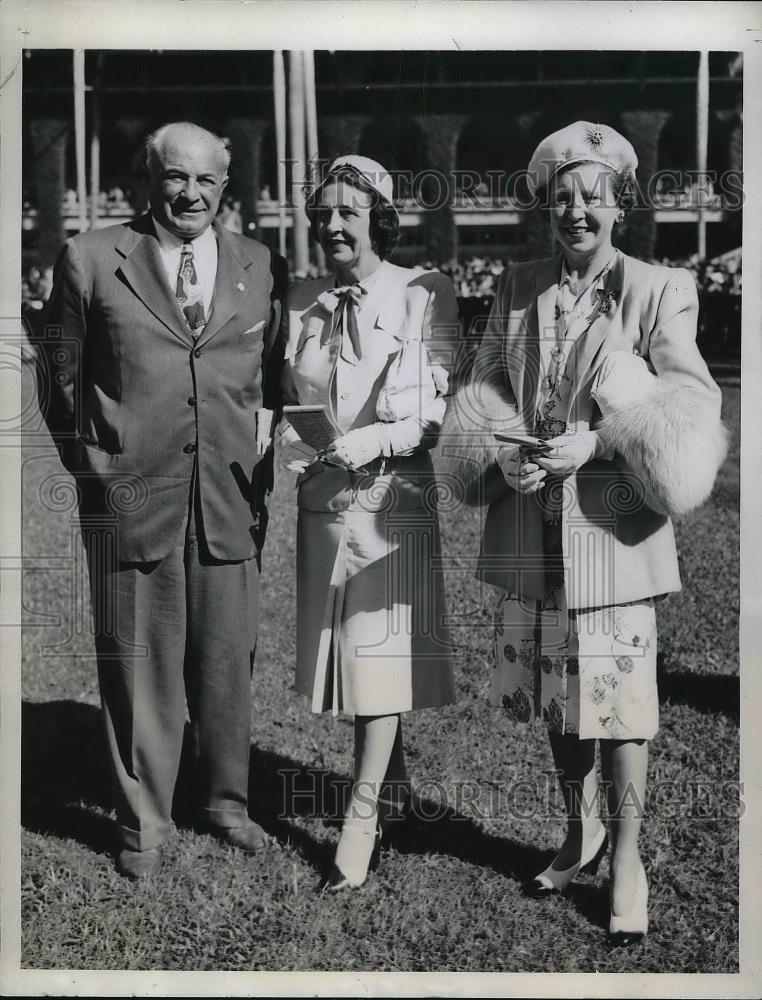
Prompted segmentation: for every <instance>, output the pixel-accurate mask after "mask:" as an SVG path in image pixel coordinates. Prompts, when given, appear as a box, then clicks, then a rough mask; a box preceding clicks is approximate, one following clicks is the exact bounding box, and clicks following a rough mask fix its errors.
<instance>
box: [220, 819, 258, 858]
mask: <svg viewBox="0 0 762 1000" xmlns="http://www.w3.org/2000/svg"><path fill="white" fill-rule="evenodd" d="M209 832H210V833H211V834H212V836H213V837H216V838H217V840H219V841H221V842H222V843H223V844H229V845H230V847H237V848H238V849H239V850H240V851H244V852H245V853H246V854H259V852H260V851H263V850H264V849H265V848H266V847H267V834H266V833H265V831H264V830H263V829H262V827H261V826H260V825H259V823H255V822H254V820H249V822H248V823H247V824H246V826H212V827H210V828H209Z"/></svg>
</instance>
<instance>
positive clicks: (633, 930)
mask: <svg viewBox="0 0 762 1000" xmlns="http://www.w3.org/2000/svg"><path fill="white" fill-rule="evenodd" d="M647 933H648V879H647V878H646V870H645V868H644V867H643V865H642V864H641V866H640V868H639V870H638V878H637V882H636V883H635V895H634V896H633V898H632V907H631V908H630V910H629V912H627V913H625V914H623V915H622V916H617V915H616V914H615V913H612V914H611V920H610V921H609V944H610V945H611V946H612V947H615V948H618V947H622V946H623V945H628V944H635V943H636V942H637V941H640V940H642V939H643V938H644V937H645V936H646V934H647Z"/></svg>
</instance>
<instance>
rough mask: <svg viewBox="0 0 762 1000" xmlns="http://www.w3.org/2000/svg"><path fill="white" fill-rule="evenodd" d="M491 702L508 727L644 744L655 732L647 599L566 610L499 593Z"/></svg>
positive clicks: (555, 596) (555, 595)
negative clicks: (526, 725)
mask: <svg viewBox="0 0 762 1000" xmlns="http://www.w3.org/2000/svg"><path fill="white" fill-rule="evenodd" d="M490 695H491V700H492V702H493V704H496V705H499V706H502V707H503V708H504V710H505V712H506V713H507V715H508V716H509V718H511V719H512V720H513V721H516V722H530V721H537V720H539V719H542V720H543V721H544V722H545V724H546V725H547V727H548V729H549V730H550V731H551V732H557V733H564V734H574V735H577V736H579V738H580V739H614V740H627V739H646V740H648V739H651V738H652V737H653V736H654V735H655V734H656V731H657V729H658V727H659V699H658V695H657V690H656V613H655V610H654V602H653V599H651V598H649V599H647V600H643V601H636V602H634V603H632V604H623V605H615V606H611V607H604V608H590V609H585V610H584V611H579V610H577V611H575V610H572V611H569V610H568V609H567V607H566V598H565V592H564V588H563V586H561V587H560V588H555V589H553V590H552V592H551V593H550V595H549V596H548V598H547V599H546V600H545V601H537V600H521V599H519V598H517V597H515V596H513V595H511V594H507V593H503V594H502V595H501V597H500V598H499V601H498V605H497V608H496V612H495V646H494V661H493V671H492V682H491V692H490Z"/></svg>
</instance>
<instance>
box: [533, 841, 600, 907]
mask: <svg viewBox="0 0 762 1000" xmlns="http://www.w3.org/2000/svg"><path fill="white" fill-rule="evenodd" d="M608 846H609V835H608V833H607V832H606V827H605V826H603V825H601V829H600V834H599V836H598V837H596V839H595V840H594V841H593V843H592V844H591V845H590V848H589V851H588V853H587V855H585V854H583V855H582V857H581V858H580V859H579V861H578V862H577V863H576V865H572V866H571V867H570V868H564V869H563V870H561V871H557V870H556V869H555V868H554V867H553V862H551V863H550V866H549V867H548V868H546V869H545V871H544V872H540V874H539V875H536V876H535V877H534V878H533V879H530V881H528V882H525V883H524V884H523V885H522V887H521V891H522V893H523V894H524V895H525V896H529V897H530V898H531V899H547V897H548V896H550V895H552V894H553V893H554V892H561V891H562V890H563V889H565V888H566V887H567V886H568V885H570V884H571V883H572V882H573V881H574V879H575V878H576V877H577V875H579V874H580V873H582V874H584V875H595V873H596V872H597V871H598V866H599V865H600V863H601V861H602V860H603V857H604V855H605V854H606V850H607V849H608Z"/></svg>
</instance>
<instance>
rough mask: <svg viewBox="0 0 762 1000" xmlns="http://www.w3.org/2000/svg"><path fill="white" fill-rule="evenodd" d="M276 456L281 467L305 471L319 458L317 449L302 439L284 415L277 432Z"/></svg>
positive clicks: (290, 470) (294, 470) (288, 469)
mask: <svg viewBox="0 0 762 1000" xmlns="http://www.w3.org/2000/svg"><path fill="white" fill-rule="evenodd" d="M275 457H276V459H277V461H278V465H279V466H280V468H281V469H285V470H286V471H287V472H304V470H305V469H306V468H307V467H308V466H309V465H312V463H313V462H314V461H315V459H316V458H317V451H316V450H315V449H314V448H313V447H312V445H311V444H307V442H306V441H302V439H301V438H300V437H299V435H298V434H297V433H296V431H295V430H294V428H293V427H292V426H291V424H290V423H289V422H288V420H287V419H286V418H285V417H284V418H283V419H282V420H281V422H280V423H279V424H278V428H277V430H276V432H275Z"/></svg>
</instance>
